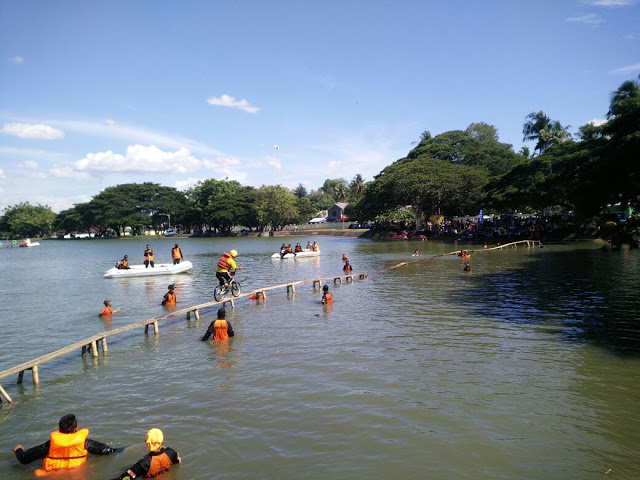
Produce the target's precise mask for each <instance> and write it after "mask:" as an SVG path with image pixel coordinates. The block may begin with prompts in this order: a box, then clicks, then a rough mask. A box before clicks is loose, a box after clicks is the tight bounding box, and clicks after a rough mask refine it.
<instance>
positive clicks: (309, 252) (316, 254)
mask: <svg viewBox="0 0 640 480" xmlns="http://www.w3.org/2000/svg"><path fill="white" fill-rule="evenodd" d="M319 256H320V250H315V251H314V250H303V251H301V252H297V253H295V254H293V253H285V254H284V256H282V255H280V254H279V253H274V254H273V255H271V258H282V259H285V258H306V257H319Z"/></svg>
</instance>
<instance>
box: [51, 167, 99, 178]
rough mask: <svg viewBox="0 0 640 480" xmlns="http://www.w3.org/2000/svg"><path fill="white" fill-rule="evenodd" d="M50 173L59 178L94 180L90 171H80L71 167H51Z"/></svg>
mask: <svg viewBox="0 0 640 480" xmlns="http://www.w3.org/2000/svg"><path fill="white" fill-rule="evenodd" d="M49 173H51V175H53V176H54V177H57V178H71V179H73V180H80V181H88V180H93V177H92V176H91V175H90V174H89V173H87V172H79V171H77V170H74V169H73V168H71V167H51V168H50V169H49Z"/></svg>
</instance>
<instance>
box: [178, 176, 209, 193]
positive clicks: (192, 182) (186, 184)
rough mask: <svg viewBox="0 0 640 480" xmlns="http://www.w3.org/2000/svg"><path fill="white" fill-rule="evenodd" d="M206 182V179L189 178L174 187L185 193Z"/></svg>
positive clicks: (179, 181)
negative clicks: (199, 183)
mask: <svg viewBox="0 0 640 480" xmlns="http://www.w3.org/2000/svg"><path fill="white" fill-rule="evenodd" d="M204 180H205V179H204V178H194V177H190V178H187V179H186V180H178V181H177V182H176V183H175V184H174V185H175V188H176V189H178V190H181V191H185V190H189V189H190V188H192V187H195V186H196V185H197V184H198V182H203V181H204Z"/></svg>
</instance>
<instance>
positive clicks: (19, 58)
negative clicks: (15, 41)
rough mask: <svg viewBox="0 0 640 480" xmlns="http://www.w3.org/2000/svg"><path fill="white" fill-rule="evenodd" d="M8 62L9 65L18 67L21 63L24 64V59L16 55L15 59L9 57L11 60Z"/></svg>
mask: <svg viewBox="0 0 640 480" xmlns="http://www.w3.org/2000/svg"><path fill="white" fill-rule="evenodd" d="M9 61H10V62H11V63H15V64H17V65H20V64H21V63H23V62H24V58H22V57H20V56H18V55H16V56H15V57H11V58H10V59H9Z"/></svg>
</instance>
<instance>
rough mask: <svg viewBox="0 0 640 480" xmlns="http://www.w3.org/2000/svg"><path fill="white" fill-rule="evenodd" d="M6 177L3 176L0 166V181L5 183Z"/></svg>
mask: <svg viewBox="0 0 640 480" xmlns="http://www.w3.org/2000/svg"><path fill="white" fill-rule="evenodd" d="M6 181H7V177H5V176H4V171H3V170H2V169H1V168H0V183H6Z"/></svg>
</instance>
